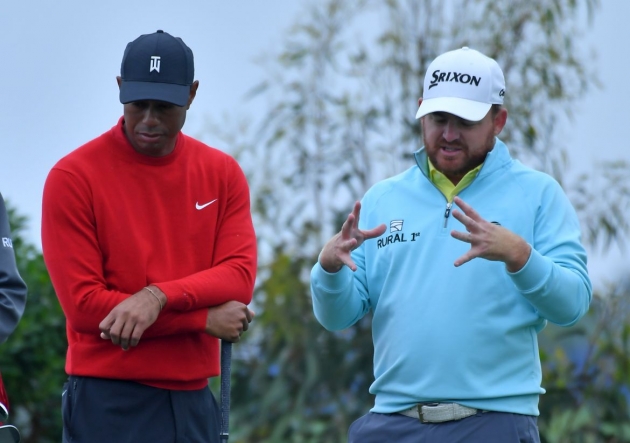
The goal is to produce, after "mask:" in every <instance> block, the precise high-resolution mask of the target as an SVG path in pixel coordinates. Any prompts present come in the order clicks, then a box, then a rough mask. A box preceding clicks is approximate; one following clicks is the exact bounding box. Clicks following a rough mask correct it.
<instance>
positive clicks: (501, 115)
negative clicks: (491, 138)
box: [492, 106, 508, 136]
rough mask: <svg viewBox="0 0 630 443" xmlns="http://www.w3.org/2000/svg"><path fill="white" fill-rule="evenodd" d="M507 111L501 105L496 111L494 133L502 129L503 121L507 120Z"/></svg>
mask: <svg viewBox="0 0 630 443" xmlns="http://www.w3.org/2000/svg"><path fill="white" fill-rule="evenodd" d="M507 116H508V112H507V109H505V108H504V107H503V106H502V107H501V109H499V112H497V115H495V116H494V119H493V122H492V123H493V125H494V135H495V136H497V135H499V134H500V133H501V131H502V130H503V127H504V126H505V123H506V122H507Z"/></svg>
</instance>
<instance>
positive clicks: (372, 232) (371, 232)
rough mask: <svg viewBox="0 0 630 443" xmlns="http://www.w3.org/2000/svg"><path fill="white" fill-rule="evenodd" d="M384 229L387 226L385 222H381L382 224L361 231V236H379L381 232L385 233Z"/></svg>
mask: <svg viewBox="0 0 630 443" xmlns="http://www.w3.org/2000/svg"><path fill="white" fill-rule="evenodd" d="M386 230H387V226H385V224H382V225H379V226H377V227H376V228H372V229H367V230H365V231H361V232H363V236H364V237H365V238H366V239H368V238H376V237H380V236H381V235H383V233H385V231H386Z"/></svg>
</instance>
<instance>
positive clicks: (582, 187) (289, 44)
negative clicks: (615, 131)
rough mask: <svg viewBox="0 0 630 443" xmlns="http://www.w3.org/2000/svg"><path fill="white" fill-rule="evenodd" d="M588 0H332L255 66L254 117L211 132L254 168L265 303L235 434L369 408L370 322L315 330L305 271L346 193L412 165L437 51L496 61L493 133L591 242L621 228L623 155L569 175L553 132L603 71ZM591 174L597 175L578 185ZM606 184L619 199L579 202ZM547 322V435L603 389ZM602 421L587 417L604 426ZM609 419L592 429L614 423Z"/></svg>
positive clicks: (247, 435)
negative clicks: (552, 185) (547, 182)
mask: <svg viewBox="0 0 630 443" xmlns="http://www.w3.org/2000/svg"><path fill="white" fill-rule="evenodd" d="M598 6H599V0H581V1H576V0H492V1H490V0H477V1H471V0H405V1H403V0H372V1H369V0H355V1H347V0H345V1H344V0H327V1H325V2H314V3H313V4H312V5H311V6H310V7H309V10H308V12H307V13H303V14H301V15H300V18H299V19H298V20H297V22H296V23H295V25H294V26H293V27H292V28H291V30H290V32H289V34H288V35H287V39H286V42H285V44H284V46H283V47H282V49H281V50H280V51H279V53H278V54H276V55H275V56H274V57H273V58H271V59H270V60H269V61H268V63H267V64H265V66H264V67H265V69H266V70H267V73H268V74H267V80H266V81H264V82H262V83H261V84H260V85H259V86H258V87H257V88H255V89H254V91H252V96H253V97H255V98H261V97H262V98H263V99H265V103H267V104H268V107H267V111H266V112H265V116H264V118H263V119H262V121H261V122H260V124H259V125H258V126H255V127H246V126H245V127H239V128H238V130H237V131H231V130H228V131H227V132H231V134H230V133H227V134H226V133H225V131H223V134H222V128H213V132H214V133H215V134H219V135H220V136H221V135H222V138H223V139H224V140H225V141H226V142H227V144H228V145H230V146H234V147H235V151H234V154H235V155H236V156H237V158H238V159H239V161H240V163H241V164H242V166H243V168H244V170H245V171H246V173H247V175H248V178H249V181H250V185H251V189H252V197H253V198H252V200H253V201H252V203H253V209H254V218H255V225H256V230H257V233H258V236H259V243H260V253H261V255H260V269H259V285H258V287H257V293H256V296H255V300H256V301H257V304H258V305H259V311H260V312H259V314H260V315H259V316H258V317H257V320H256V323H257V327H256V328H254V331H253V332H252V333H251V335H249V336H248V337H247V338H246V342H245V343H244V344H242V345H239V346H238V347H237V349H238V348H241V352H242V354H241V355H240V357H239V356H238V354H237V358H236V361H235V368H236V371H235V372H236V374H237V375H236V376H235V377H236V380H235V386H236V387H235V394H234V395H235V399H234V408H235V409H234V417H235V419H234V423H235V424H234V428H235V429H234V432H235V434H234V435H235V437H236V439H237V441H247V442H255V441H268V442H274V443H277V442H285V441H286V442H335V441H345V435H346V431H347V424H348V423H350V422H351V421H352V420H353V419H354V418H356V417H358V416H359V415H361V414H363V413H365V412H366V411H367V410H368V409H369V408H370V407H371V405H372V400H371V398H370V397H369V395H361V394H360V393H358V391H355V389H356V387H357V386H360V387H361V389H365V387H366V386H367V385H369V383H370V382H371V381H372V365H371V358H372V346H371V342H370V340H371V338H370V334H369V321H370V319H369V318H366V319H365V320H364V321H363V322H361V323H360V324H359V325H356V326H355V327H353V328H350V329H349V330H347V331H342V332H341V333H330V332H327V331H324V330H323V329H322V328H321V327H320V326H319V325H318V323H317V322H316V321H315V320H314V318H313V315H312V312H311V307H310V301H309V299H308V295H309V294H308V293H309V291H308V279H309V271H310V268H311V267H312V265H313V264H314V263H315V262H316V260H317V254H318V252H319V250H320V248H321V247H322V245H323V244H324V242H325V241H326V240H327V239H328V238H329V237H330V236H331V235H332V234H333V233H334V232H336V231H337V230H338V229H339V227H340V226H341V221H342V220H343V219H344V218H345V216H346V215H347V213H348V212H349V211H350V209H351V206H352V202H353V201H354V200H356V199H358V198H360V197H361V196H362V195H363V193H364V192H365V190H366V189H367V188H368V187H369V186H370V185H371V184H373V183H374V182H375V181H377V180H379V179H382V178H384V177H386V176H390V175H392V174H394V173H397V172H400V171H401V170H403V169H405V168H407V167H408V166H410V164H411V161H410V153H412V152H413V151H415V150H417V149H418V148H419V147H420V146H421V144H422V142H421V137H420V130H419V125H418V124H417V122H416V121H415V119H414V116H415V112H416V109H417V98H418V97H420V95H421V93H422V83H423V76H424V72H425V70H426V68H427V66H428V63H429V62H430V61H431V60H432V59H433V58H434V57H435V56H436V55H438V54H440V53H442V52H444V51H446V50H449V49H454V48H457V47H461V46H470V47H474V48H475V49H479V50H481V51H482V52H484V53H486V54H488V55H490V56H492V57H493V58H495V59H496V60H497V61H498V62H499V64H500V65H501V66H502V67H503V70H504V73H505V76H506V81H507V85H508V89H507V96H506V106H507V108H508V109H509V111H510V120H509V124H508V126H507V128H506V129H505V130H504V132H503V133H502V136H501V138H502V139H503V140H504V141H506V142H507V143H508V146H510V148H511V151H512V154H513V155H514V156H515V157H517V158H519V159H520V160H521V161H523V162H524V163H526V164H529V165H531V166H533V167H536V168H537V169H541V170H544V171H546V172H548V173H550V174H552V175H553V176H554V177H556V178H557V179H558V181H559V182H560V183H561V184H563V186H564V187H565V189H566V190H567V192H568V194H569V195H570V197H571V198H572V200H573V201H574V202H575V204H576V208H577V209H578V212H579V215H580V217H581V220H582V223H583V225H584V231H585V239H586V240H587V242H588V243H589V244H590V245H592V246H596V245H598V244H609V243H610V242H619V243H623V242H625V241H626V240H627V238H628V231H629V228H628V224H627V221H626V217H625V216H624V215H625V214H627V213H628V210H629V209H630V193H629V192H628V188H627V187H624V186H620V185H619V183H620V182H618V181H617V179H618V178H619V177H620V176H621V177H627V176H628V173H629V172H630V167H629V165H627V164H625V163H623V162H613V163H610V164H603V165H601V166H600V167H597V166H596V167H594V171H593V174H592V176H588V177H579V178H577V179H570V178H568V177H565V174H564V173H565V171H566V170H567V167H568V164H567V161H566V159H567V150H566V146H565V145H564V143H563V141H562V140H561V139H560V137H559V135H558V133H557V128H558V127H559V126H561V125H563V124H564V125H566V124H568V123H570V121H571V117H572V115H571V110H572V109H573V107H574V105H575V103H576V101H577V100H578V99H579V98H580V97H582V96H583V95H584V93H585V92H586V91H587V90H588V89H589V88H591V87H593V86H595V85H596V82H597V79H596V76H595V73H593V72H591V71H590V70H589V66H590V63H589V59H588V58H587V57H588V56H589V55H590V54H587V53H586V52H584V51H582V50H578V48H581V47H582V42H581V36H582V33H583V30H584V29H586V27H587V25H588V23H589V19H590V18H592V16H593V14H594V13H595V11H596V9H597V7H598ZM224 127H225V126H224ZM233 134H238V136H237V137H234V136H233ZM593 177H596V178H597V183H596V185H597V186H595V187H588V185H587V183H591V182H592V178H593ZM621 183H623V181H622V182H621ZM603 189H607V197H606V199H610V201H614V202H615V205H614V207H615V210H614V211H611V210H610V206H608V205H601V206H598V205H592V204H590V205H589V203H590V202H591V199H592V198H593V196H598V197H597V198H599V199H601V191H602V190H603ZM587 208H588V210H587ZM608 295H609V294H603V295H602V297H599V298H598V299H597V301H596V303H595V304H594V309H593V311H592V312H591V313H590V314H589V317H588V319H587V320H585V321H584V324H585V325H587V324H593V325H595V324H602V323H603V324H606V325H608V323H607V322H606V317H605V316H604V314H603V312H604V311H603V310H601V309H600V307H603V306H606V305H607V303H608V298H609V297H608ZM602 309H603V308H602ZM597 330H598V329H597V328H594V327H591V329H588V328H586V326H584V328H583V329H576V331H575V332H574V333H573V335H575V336H577V337H578V338H580V339H581V340H582V343H586V344H589V343H590V344H592V343H594V342H596V341H597V340H598V337H596V335H595V334H596V331H597ZM569 331H570V330H569ZM578 332H579V333H578ZM554 333H555V329H554V328H549V332H547V331H545V332H544V333H543V336H542V337H541V340H542V341H543V342H545V343H547V344H548V347H547V348H545V349H546V350H545V354H544V355H543V361H544V364H545V366H546V367H545V371H546V372H550V376H549V377H546V379H545V383H549V384H550V385H551V390H552V391H554V390H556V389H557V390H559V391H562V392H563V393H564V394H567V395H566V396H565V397H563V402H560V403H556V402H555V400H554V398H552V397H553V396H551V395H550V396H549V400H545V399H543V403H542V404H541V407H542V408H543V409H544V410H549V411H553V412H554V417H553V418H552V419H549V422H546V421H545V420H547V418H546V417H543V418H542V419H541V430H542V431H543V434H544V433H549V436H550V437H549V440H548V441H550V442H551V441H556V440H553V439H552V437H553V435H555V434H553V433H554V432H556V431H557V429H566V428H565V427H562V424H563V423H564V422H562V423H561V420H562V417H560V415H557V414H558V413H557V411H558V408H559V407H560V406H565V407H568V412H567V414H568V415H569V416H571V417H574V416H577V415H578V414H583V413H582V412H580V408H582V407H583V405H584V402H585V399H586V398H590V399H591V401H594V400H595V394H597V395H600V394H601V396H600V397H597V398H600V399H602V398H608V397H606V396H605V393H604V391H597V389H599V388H597V389H595V388H593V389H594V390H591V391H589V390H587V389H582V390H581V391H580V390H577V391H575V390H574V391H570V390H569V389H568V388H567V386H569V385H571V384H572V383H578V381H577V380H576V377H577V376H576V373H575V371H574V370H573V369H571V370H568V369H567V370H565V371H560V372H557V371H555V368H557V367H560V366H562V365H563V364H564V366H562V367H565V368H568V367H569V366H571V365H575V364H576V363H575V362H574V361H573V360H565V361H564V363H562V358H564V357H562V356H563V355H564V356H567V355H569V354H570V353H569V350H568V348H566V346H568V345H566V343H565V342H564V341H562V340H558V339H557V338H558V337H556V334H554ZM580 334H581V335H580ZM611 337H612V333H611ZM586 344H585V346H586ZM615 346H616V345H615ZM615 346H613V344H612V343H609V342H606V343H604V344H601V345H600V346H598V347H597V352H598V353H599V352H601V353H602V355H604V354H605V355H606V356H608V357H610V358H611V359H612V360H613V361H615V359H616V358H618V357H619V355H618V354H615V352H621V351H620V350H622V349H623V348H620V347H619V346H617V347H615ZM597 355H599V354H597ZM567 358H568V357H567ZM571 367H573V366H571ZM601 369H602V368H599V369H598V367H596V368H595V369H594V370H595V371H599V370H601ZM348 371H351V374H348ZM613 382H614V383H617V384H616V385H614V386H612V388H610V389H617V388H619V386H620V385H619V383H622V382H623V383H625V385H623V386H626V389H627V380H625V381H624V380H622V378H620V377H617V378H616V379H614V380H613ZM578 385H579V383H578ZM579 386H581V385H579ZM597 386H599V387H601V386H603V385H602V384H599V385H597ZM595 391H597V392H595ZM609 392H612V391H610V390H609ZM576 393H577V394H579V395H577V394H576ZM611 401H612V400H611ZM598 417H600V416H598ZM601 417H602V420H604V421H594V422H591V423H590V424H589V426H593V427H594V429H595V428H596V427H597V425H598V424H604V423H607V425H606V426H608V425H609V424H610V423H614V421H610V420H613V418H611V417H612V416H608V418H606V419H605V418H604V417H603V416H601ZM615 419H619V417H616V418H615ZM554 420H555V421H554ZM572 420H573V419H572ZM598 420H599V419H598ZM605 420H608V421H605ZM626 421H627V420H626ZM558 423H560V424H558ZM573 423H574V424H575V423H577V422H576V421H575V420H573ZM580 423H581V422H580ZM580 426H581V425H580ZM580 426H577V427H574V428H572V432H574V433H573V434H571V435H573V436H575V435H578V434H579V432H580V430H581V429H582V428H581V427H580ZM606 426H604V428H605V429H608V430H607V431H605V430H603V429H604V428H602V430H601V431H598V432H599V434H597V438H600V437H601V438H605V435H609V436H610V435H612V434H610V433H611V432H616V431H613V430H611V429H610V426H608V427H606ZM622 428H623V426H621V427H619V428H618V429H617V428H615V429H617V430H619V429H622ZM597 429H599V428H597ZM623 429H625V428H623ZM606 432H608V434H606ZM619 432H622V431H619ZM624 432H625V431H624ZM584 435H586V434H584ZM543 438H545V436H544V435H543ZM580 438H581V437H580ZM571 441H574V440H571ZM575 441H578V440H575ZM585 441H586V440H585ZM601 441H604V440H601ZM610 441H621V440H610Z"/></svg>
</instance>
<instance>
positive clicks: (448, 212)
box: [444, 202, 453, 228]
mask: <svg viewBox="0 0 630 443" xmlns="http://www.w3.org/2000/svg"><path fill="white" fill-rule="evenodd" d="M451 206H453V202H448V203H447V204H446V211H444V227H445V228H446V222H447V221H448V216H449V215H451Z"/></svg>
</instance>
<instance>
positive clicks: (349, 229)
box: [319, 202, 387, 273]
mask: <svg viewBox="0 0 630 443" xmlns="http://www.w3.org/2000/svg"><path fill="white" fill-rule="evenodd" d="M360 212H361V203H360V202H355V204H354V208H353V209H352V212H351V213H350V214H349V215H348V218H347V219H346V221H345V222H344V224H343V226H342V227H341V232H339V233H338V234H336V235H335V236H333V238H331V239H330V240H329V241H328V243H326V245H324V249H322V252H321V254H320V255H319V264H320V265H321V267H322V268H324V271H326V272H330V273H335V272H339V270H340V269H341V268H342V267H343V265H346V266H348V267H349V268H350V269H352V271H356V270H357V265H356V264H355V263H354V261H352V258H351V257H350V253H351V252H352V251H353V250H355V249H356V248H358V247H359V246H361V244H362V243H363V242H364V241H365V240H367V239H370V238H375V237H379V236H380V235H383V233H384V232H385V230H386V229H387V227H386V226H385V225H384V224H383V225H379V226H377V227H376V228H372V229H368V230H365V231H363V230H361V229H359V213H360Z"/></svg>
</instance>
